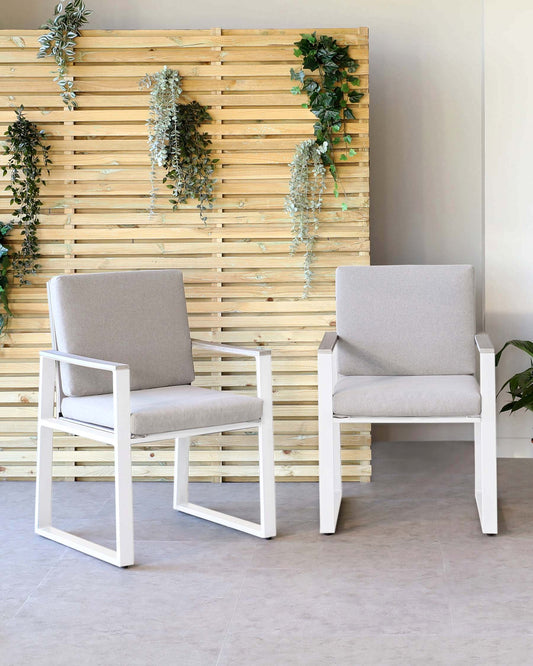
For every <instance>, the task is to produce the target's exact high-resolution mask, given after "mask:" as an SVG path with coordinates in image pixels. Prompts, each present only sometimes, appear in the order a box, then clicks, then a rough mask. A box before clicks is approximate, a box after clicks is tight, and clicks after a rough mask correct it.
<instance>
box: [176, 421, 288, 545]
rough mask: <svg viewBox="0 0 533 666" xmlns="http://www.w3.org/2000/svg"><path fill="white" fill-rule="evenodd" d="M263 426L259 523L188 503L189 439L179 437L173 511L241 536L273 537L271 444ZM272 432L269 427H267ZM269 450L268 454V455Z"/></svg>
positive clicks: (260, 437)
mask: <svg viewBox="0 0 533 666" xmlns="http://www.w3.org/2000/svg"><path fill="white" fill-rule="evenodd" d="M263 425H264V424H260V425H259V461H260V462H259V480H260V485H259V487H260V495H261V521H260V522H259V523H254V522H252V521H250V520H243V519H242V518H236V517H235V516H230V515H229V514H227V513H222V512H221V511H215V510H213V509H207V508H206V507H203V506H200V505H199V504H193V503H192V502H189V493H188V482H189V438H188V437H178V438H177V439H176V454H175V462H174V471H175V477H174V502H173V506H174V509H176V511H181V512H182V513H187V514H189V515H191V516H196V517H197V518H203V519H204V520H209V521H211V522H212V523H218V524H219V525H224V526H225V527H231V528H233V529H235V530H239V531H241V532H246V533H248V534H252V535H253V536H258V537H261V538H263V539H265V538H269V537H271V536H275V533H276V513H275V504H274V501H275V498H274V488H273V486H274V454H273V452H272V440H271V439H269V437H268V436H265V434H264V432H263V434H262V432H261V431H262V429H263ZM270 431H271V427H270ZM269 449H270V451H269Z"/></svg>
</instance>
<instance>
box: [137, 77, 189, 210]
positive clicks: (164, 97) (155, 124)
mask: <svg viewBox="0 0 533 666" xmlns="http://www.w3.org/2000/svg"><path fill="white" fill-rule="evenodd" d="M139 86H140V87H141V88H147V89H148V90H150V111H149V115H148V120H147V121H146V124H147V125H148V147H149V149H150V184H151V189H150V215H153V213H154V209H155V204H156V195H157V187H156V169H157V167H163V166H165V165H166V164H167V162H168V157H169V154H172V160H173V162H172V164H171V166H172V168H173V169H174V168H175V169H179V162H178V159H177V158H178V157H179V145H177V144H176V143H175V144H174V145H171V144H170V143H169V133H170V131H171V128H173V129H174V132H173V133H172V138H173V139H174V140H176V139H177V136H178V135H177V132H176V128H177V125H178V103H179V99H180V95H181V93H182V87H181V77H180V75H179V73H178V72H177V71H176V70H175V69H171V68H169V67H167V66H166V65H165V67H163V69H162V70H160V71H159V72H156V73H155V74H147V75H146V76H145V77H144V79H142V80H141V81H140V84H139Z"/></svg>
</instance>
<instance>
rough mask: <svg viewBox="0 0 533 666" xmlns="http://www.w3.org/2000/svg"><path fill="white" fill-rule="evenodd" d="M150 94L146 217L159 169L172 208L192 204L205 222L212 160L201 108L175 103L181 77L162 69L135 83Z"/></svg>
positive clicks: (152, 205)
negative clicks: (149, 166) (149, 184)
mask: <svg viewBox="0 0 533 666" xmlns="http://www.w3.org/2000/svg"><path fill="white" fill-rule="evenodd" d="M140 85H141V87H143V88H148V89H149V90H150V113H149V117H148V121H147V125H148V130H149V131H148V145H149V149H150V164H151V169H150V180H151V191H150V214H151V215H152V214H153V213H154V208H155V203H156V194H157V188H156V169H157V167H163V168H164V169H165V176H164V177H163V183H165V184H166V186H167V187H168V188H169V189H170V190H172V198H170V199H169V201H170V203H171V204H172V209H173V210H176V209H177V208H178V206H179V204H182V203H186V202H187V201H188V200H189V199H196V200H197V201H198V206H197V207H198V209H199V211H200V218H201V219H202V221H203V222H204V224H205V223H206V221H207V217H206V214H205V211H206V209H208V208H212V207H213V200H214V194H213V189H214V183H215V180H214V179H213V172H214V170H215V164H216V163H217V162H218V160H216V159H213V158H212V157H211V149H210V147H209V146H210V145H211V140H210V138H209V136H208V134H207V132H201V131H200V129H199V128H200V125H202V124H203V123H205V122H207V121H209V120H211V116H210V115H209V113H208V112H207V109H206V108H205V107H204V106H202V105H201V104H198V102H195V101H192V102H189V103H187V104H181V103H180V97H181V94H182V86H181V77H180V75H179V73H178V72H177V71H176V70H173V69H170V68H167V67H164V68H163V69H162V70H161V71H159V72H156V73H155V74H147V75H146V77H145V78H144V79H142V81H141V83H140Z"/></svg>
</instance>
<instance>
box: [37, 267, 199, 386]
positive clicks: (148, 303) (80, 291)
mask: <svg viewBox="0 0 533 666" xmlns="http://www.w3.org/2000/svg"><path fill="white" fill-rule="evenodd" d="M48 299H49V307H50V319H51V329H52V332H53V337H54V338H55V340H54V346H55V347H56V348H57V349H58V350H59V351H63V352H67V353H69V354H77V355H80V356H88V357H91V358H98V359H101V360H104V361H114V362H117V363H127V364H128V365H129V366H130V381H131V388H132V390H136V389H148V388H155V387H160V386H176V385H183V384H190V383H191V382H192V381H193V380H194V368H193V361H192V348H191V337H190V332H189V323H188V320H187V308H186V303H185V293H184V289H183V275H182V273H181V271H178V270H159V271H127V272H120V273H93V274H75V275H59V276H57V277H54V278H52V280H50V282H49V283H48ZM60 379H61V391H62V393H63V394H64V395H66V396H83V395H97V394H101V393H111V392H112V379H111V375H110V373H108V372H102V371H98V370H94V369H90V368H81V367H78V366H74V365H67V364H63V365H62V366H61V370H60Z"/></svg>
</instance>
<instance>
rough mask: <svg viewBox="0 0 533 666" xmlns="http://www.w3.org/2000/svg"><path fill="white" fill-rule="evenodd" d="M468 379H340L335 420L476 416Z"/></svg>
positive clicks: (476, 397) (476, 398) (476, 399)
mask: <svg viewBox="0 0 533 666" xmlns="http://www.w3.org/2000/svg"><path fill="white" fill-rule="evenodd" d="M480 410H481V396H480V393H479V386H478V383H477V382H476V380H475V379H474V377H472V376H471V375H433V376H430V375H425V376H424V375H422V376H418V377H411V376H401V375H396V376H389V377H386V376H377V377H376V376H373V377H367V376H359V377H341V378H340V379H339V381H338V382H337V385H336V386H335V389H334V394H333V412H334V414H336V415H337V416H479V414H480Z"/></svg>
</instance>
